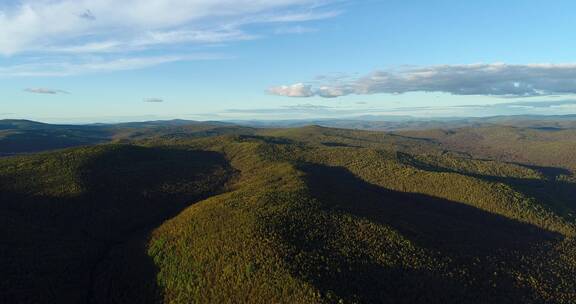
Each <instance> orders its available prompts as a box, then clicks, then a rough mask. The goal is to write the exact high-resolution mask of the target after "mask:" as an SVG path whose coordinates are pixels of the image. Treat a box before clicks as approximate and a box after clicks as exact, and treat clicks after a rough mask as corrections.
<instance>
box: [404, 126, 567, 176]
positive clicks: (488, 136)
mask: <svg viewBox="0 0 576 304" xmlns="http://www.w3.org/2000/svg"><path fill="white" fill-rule="evenodd" d="M398 134H400V135H403V136H412V137H417V138H420V139H422V140H431V141H434V142H435V143H437V144H440V145H442V146H444V147H445V148H446V149H447V150H457V151H461V152H464V153H468V154H469V155H471V156H473V157H475V158H491V159H498V160H503V161H508V162H522V163H526V164H534V165H538V166H543V167H559V168H564V169H569V170H571V171H573V172H574V171H576V153H574V151H575V149H576V131H575V130H574V129H560V128H559V129H555V128H521V127H512V126H510V127H483V128H461V129H453V130H424V131H404V132H398ZM559 173H562V172H559Z"/></svg>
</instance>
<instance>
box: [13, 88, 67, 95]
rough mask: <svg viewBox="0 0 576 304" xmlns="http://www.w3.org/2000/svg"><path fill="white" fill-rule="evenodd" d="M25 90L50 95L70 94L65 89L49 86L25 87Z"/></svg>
mask: <svg viewBox="0 0 576 304" xmlns="http://www.w3.org/2000/svg"><path fill="white" fill-rule="evenodd" d="M24 91H25V92H28V93H33V94H49V95H56V94H70V93H68V92H67V91H64V90H56V89H48V88H27V89H24Z"/></svg>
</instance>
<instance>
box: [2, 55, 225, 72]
mask: <svg viewBox="0 0 576 304" xmlns="http://www.w3.org/2000/svg"><path fill="white" fill-rule="evenodd" d="M226 58H230V57H226V56H219V55H212V54H196V55H187V56H176V55H174V56H147V57H115V58H113V59H101V58H81V59H80V60H78V62H70V61H67V60H64V61H59V60H56V61H47V62H36V63H26V64H20V65H12V66H7V67H0V77H63V76H72V75H79V74H89V73H101V72H115V71H127V70H137V69H142V68H147V67H152V66H156V65H160V64H166V63H172V62H179V61H193V60H214V59H226Z"/></svg>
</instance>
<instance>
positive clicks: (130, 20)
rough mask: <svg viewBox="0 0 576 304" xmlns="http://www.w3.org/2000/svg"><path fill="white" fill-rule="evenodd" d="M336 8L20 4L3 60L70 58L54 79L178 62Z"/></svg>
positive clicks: (217, 0)
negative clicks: (96, 66)
mask: <svg viewBox="0 0 576 304" xmlns="http://www.w3.org/2000/svg"><path fill="white" fill-rule="evenodd" d="M332 2H337V1H336V0H321V1H318V0H264V1H262V0H211V1H196V0H148V1H141V0H124V1H116V0H82V1H78V0H51V1H38V0H20V1H18V2H17V3H15V4H14V5H8V6H2V7H0V55H5V56H12V58H14V57H16V58H20V59H22V58H24V59H27V58H38V57H42V58H43V59H44V61H54V58H55V57H58V58H61V56H62V55H64V54H68V57H71V59H70V60H67V61H66V64H63V65H64V72H62V73H54V72H50V73H48V75H52V74H70V73H69V72H67V71H66V69H68V68H69V67H68V66H66V65H90V64H91V61H95V60H96V59H98V60H101V61H103V60H108V61H111V62H117V61H119V60H121V58H123V57H142V56H145V54H142V53H143V52H146V51H151V50H159V49H161V50H162V52H163V53H164V55H165V56H176V55H177V54H178V53H180V51H179V49H180V48H181V47H186V46H190V45H196V46H202V45H210V44H217V43H223V42H232V41H240V40H250V39H256V38H259V35H258V33H257V32H254V30H253V28H254V26H253V25H257V24H266V23H274V24H275V26H277V25H276V24H277V23H278V24H286V25H295V26H296V27H295V28H298V27H297V26H298V25H299V24H300V23H303V22H307V21H313V20H320V19H327V18H333V17H335V16H337V15H338V14H339V11H337V10H335V9H333V8H332V7H331V6H330V4H331V3H332ZM278 26H280V25H278ZM300 29H301V30H303V29H304V27H302V28H300ZM70 54H71V55H73V56H70ZM85 57H89V59H85ZM95 58H96V59H95ZM25 61H27V60H22V61H21V62H25ZM13 62H18V61H16V60H13ZM145 66H146V65H144V67H145ZM36 67H38V69H35V70H33V71H30V69H31V68H32V66H29V67H28V68H29V69H28V71H27V72H26V73H23V74H24V75H32V76H34V75H36V74H42V71H41V69H40V68H41V66H38V65H36ZM7 68H8V69H11V68H12V67H0V73H2V69H4V70H5V69H7ZM2 74H4V75H6V74H7V73H6V72H4V73H2Z"/></svg>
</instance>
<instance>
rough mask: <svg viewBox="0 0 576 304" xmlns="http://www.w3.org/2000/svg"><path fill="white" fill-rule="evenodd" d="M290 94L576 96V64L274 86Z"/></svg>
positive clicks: (481, 67) (440, 70) (445, 69)
mask: <svg viewBox="0 0 576 304" xmlns="http://www.w3.org/2000/svg"><path fill="white" fill-rule="evenodd" d="M268 92H270V93H272V94H276V95H281V96H288V97H312V96H321V97H326V98H335V97H340V96H346V95H351V94H357V95H368V94H380V93H387V94H402V93H407V92H443V93H449V94H454V95H486V96H503V97H533V96H548V95H563V94H576V64H525V65H512V64H504V63H496V64H469V65H441V66H430V67H419V68H403V69H399V70H391V71H376V72H373V73H371V74H369V75H366V76H363V77H358V78H354V79H343V80H342V79H336V80H334V79H323V78H319V79H317V80H315V81H312V82H310V83H297V84H295V85H283V86H278V87H272V88H270V89H268Z"/></svg>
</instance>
